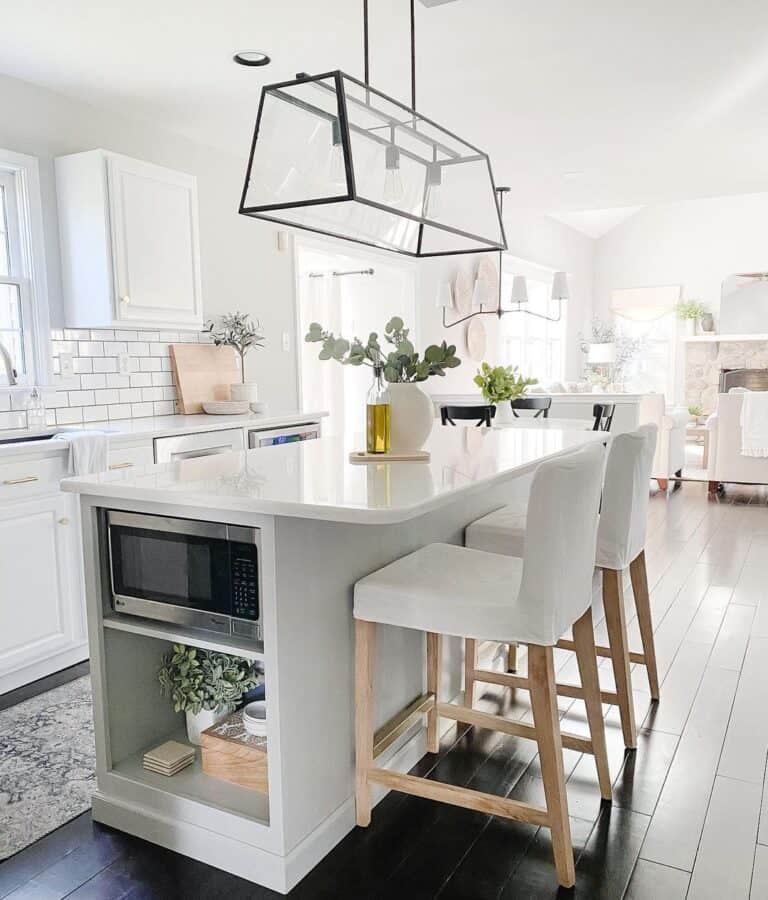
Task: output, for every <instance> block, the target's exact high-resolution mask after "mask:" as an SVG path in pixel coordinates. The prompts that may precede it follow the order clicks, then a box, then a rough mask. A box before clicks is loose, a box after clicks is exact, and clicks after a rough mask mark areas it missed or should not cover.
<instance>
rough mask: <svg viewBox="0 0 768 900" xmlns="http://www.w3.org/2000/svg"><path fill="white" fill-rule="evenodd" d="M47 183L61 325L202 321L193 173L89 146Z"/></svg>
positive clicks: (62, 163) (194, 324) (61, 162)
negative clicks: (58, 260) (56, 242)
mask: <svg viewBox="0 0 768 900" xmlns="http://www.w3.org/2000/svg"><path fill="white" fill-rule="evenodd" d="M56 188H57V195H58V207H59V230H60V235H61V255H62V276H63V283H64V301H65V309H66V324H67V325H68V326H70V327H73V328H86V327H89V326H90V327H104V326H110V325H123V324H129V323H130V324H131V325H134V326H135V325H140V326H148V327H159V326H167V327H176V328H178V327H187V328H198V327H200V325H202V322H203V309H202V298H201V293H200V250H199V241H198V224H197V186H196V181H195V178H194V176H192V175H187V174H185V173H183V172H175V171H173V170H172V169H166V168H163V167H162V166H155V165H152V164H151V163H145V162H141V161H140V160H136V159H131V158H129V157H127V156H121V155H119V154H117V153H110V152H108V151H105V150H90V151H88V152H86V153H75V154H72V155H70V156H62V157H59V158H58V159H57V160H56Z"/></svg>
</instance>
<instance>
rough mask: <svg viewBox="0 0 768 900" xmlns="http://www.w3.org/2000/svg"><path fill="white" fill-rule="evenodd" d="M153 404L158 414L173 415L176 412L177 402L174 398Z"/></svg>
mask: <svg viewBox="0 0 768 900" xmlns="http://www.w3.org/2000/svg"><path fill="white" fill-rule="evenodd" d="M153 406H154V412H155V415H156V416H172V415H173V414H174V413H175V412H176V404H175V403H174V402H173V401H172V400H170V401H169V400H160V401H157V402H156V403H154V404H153Z"/></svg>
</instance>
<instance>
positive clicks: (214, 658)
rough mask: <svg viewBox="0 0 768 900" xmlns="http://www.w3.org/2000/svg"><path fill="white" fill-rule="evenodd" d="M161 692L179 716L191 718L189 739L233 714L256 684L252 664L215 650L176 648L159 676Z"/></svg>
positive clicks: (195, 738)
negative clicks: (180, 714) (183, 714)
mask: <svg viewBox="0 0 768 900" xmlns="http://www.w3.org/2000/svg"><path fill="white" fill-rule="evenodd" d="M157 677H158V681H159V682H160V692H161V693H162V695H163V696H164V697H170V699H171V701H172V702H173V708H174V710H175V711H176V712H183V713H186V715H187V737H188V738H189V740H190V741H191V742H192V743H193V744H199V743H200V734H201V732H203V731H205V729H206V728H210V726H211V725H215V724H216V722H218V721H219V720H220V719H222V718H224V716H226V715H228V714H229V713H230V712H232V710H233V709H235V707H236V706H237V704H238V703H239V701H240V699H241V698H242V697H243V695H244V694H245V693H246V692H247V691H249V690H250V689H251V688H252V687H254V685H255V684H256V680H257V676H256V675H255V674H254V672H253V671H252V668H251V663H250V662H249V660H247V659H244V658H243V657H241V656H229V655H228V654H226V653H218V652H215V651H212V650H201V649H199V648H197V647H187V646H186V645H185V644H174V645H173V648H172V649H171V650H169V651H168V653H166V654H165V656H163V660H162V664H161V666H160V669H159V670H158V673H157Z"/></svg>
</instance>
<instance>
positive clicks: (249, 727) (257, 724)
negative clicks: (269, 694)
mask: <svg viewBox="0 0 768 900" xmlns="http://www.w3.org/2000/svg"><path fill="white" fill-rule="evenodd" d="M243 727H244V728H245V730H246V731H247V732H248V734H252V735H255V736H256V737H264V736H265V735H266V733H267V701H266V700H254V701H253V703H249V704H247V706H245V707H243Z"/></svg>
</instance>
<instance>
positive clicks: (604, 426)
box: [592, 403, 616, 431]
mask: <svg viewBox="0 0 768 900" xmlns="http://www.w3.org/2000/svg"><path fill="white" fill-rule="evenodd" d="M615 410H616V404H615V403H595V405H594V406H593V407H592V415H593V416H594V417H595V424H594V425H593V426H592V431H610V430H611V425H612V424H613V414H614V412H615Z"/></svg>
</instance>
